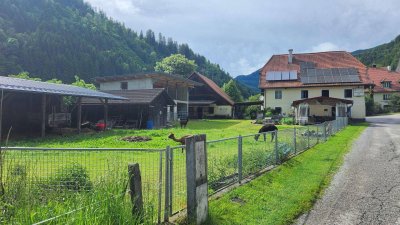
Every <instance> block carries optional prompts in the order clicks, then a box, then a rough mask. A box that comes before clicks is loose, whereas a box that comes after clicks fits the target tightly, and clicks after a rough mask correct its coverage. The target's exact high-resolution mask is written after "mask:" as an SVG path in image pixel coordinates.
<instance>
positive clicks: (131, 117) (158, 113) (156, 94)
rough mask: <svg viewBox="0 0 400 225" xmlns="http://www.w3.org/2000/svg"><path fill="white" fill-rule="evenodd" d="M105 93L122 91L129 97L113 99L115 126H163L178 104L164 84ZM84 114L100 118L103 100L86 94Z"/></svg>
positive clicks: (130, 127)
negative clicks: (172, 109) (155, 86)
mask: <svg viewBox="0 0 400 225" xmlns="http://www.w3.org/2000/svg"><path fill="white" fill-rule="evenodd" d="M104 92H105V93H108V94H112V95H118V96H122V97H124V98H126V99H127V100H126V101H124V100H122V101H121V100H110V101H109V102H108V104H109V106H110V107H109V118H110V122H109V123H110V125H112V126H113V127H114V128H129V129H142V128H153V127H154V128H160V127H165V126H166V125H167V122H168V108H169V106H175V102H174V100H173V99H172V98H171V97H170V96H169V95H168V93H167V91H166V90H165V89H164V88H154V89H141V90H113V91H104ZM82 104H83V115H84V116H83V118H84V119H85V120H90V121H91V122H96V121H98V120H101V119H102V118H103V116H102V114H101V111H102V107H103V106H102V104H103V102H102V101H100V100H99V99H93V98H84V99H83V101H82Z"/></svg>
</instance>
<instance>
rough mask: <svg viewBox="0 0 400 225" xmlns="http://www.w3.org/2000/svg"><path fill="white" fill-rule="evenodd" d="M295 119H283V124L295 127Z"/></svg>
mask: <svg viewBox="0 0 400 225" xmlns="http://www.w3.org/2000/svg"><path fill="white" fill-rule="evenodd" d="M293 121H294V120H293V117H284V118H282V119H281V124H286V125H293Z"/></svg>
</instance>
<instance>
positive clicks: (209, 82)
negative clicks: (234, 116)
mask: <svg viewBox="0 0 400 225" xmlns="http://www.w3.org/2000/svg"><path fill="white" fill-rule="evenodd" d="M193 76H197V77H199V78H200V80H202V81H203V82H204V84H206V85H207V86H209V87H210V88H211V89H212V90H213V91H214V92H215V93H216V94H217V95H219V96H221V97H222V98H223V99H225V100H226V101H227V102H228V103H229V104H230V105H233V104H234V101H232V99H231V98H230V97H229V95H227V94H226V93H225V92H224V91H223V90H222V89H221V88H220V87H219V86H218V85H217V84H216V83H214V81H212V80H210V79H209V78H207V77H206V76H204V75H201V74H200V73H198V72H194V73H193V74H192V75H190V77H189V78H188V79H191V78H192V77H193Z"/></svg>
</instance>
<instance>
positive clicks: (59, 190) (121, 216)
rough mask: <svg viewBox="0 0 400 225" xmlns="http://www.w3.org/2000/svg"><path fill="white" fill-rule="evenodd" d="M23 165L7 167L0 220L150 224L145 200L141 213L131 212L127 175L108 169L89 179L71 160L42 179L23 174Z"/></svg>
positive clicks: (151, 213) (150, 211) (151, 209)
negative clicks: (105, 172)
mask: <svg viewBox="0 0 400 225" xmlns="http://www.w3.org/2000/svg"><path fill="white" fill-rule="evenodd" d="M26 168H27V167H26V166H23V165H19V164H16V165H14V166H13V167H12V168H11V169H9V170H8V173H9V174H8V175H7V178H6V180H5V191H4V194H3V196H2V197H1V201H0V202H1V203H0V204H1V205H0V208H1V211H2V214H1V215H0V223H2V224H34V223H38V222H40V221H44V220H48V219H50V220H49V221H48V222H47V223H46V224H139V223H141V224H142V223H144V224H151V223H152V222H153V221H154V215H155V213H154V206H152V205H151V204H147V207H146V208H145V210H144V211H145V212H144V214H143V215H142V216H141V217H140V218H138V217H137V216H136V217H135V216H133V215H132V211H131V209H132V203H131V202H130V197H129V194H128V193H127V182H128V176H127V174H124V173H119V172H116V171H110V172H109V173H107V174H105V176H104V177H102V179H100V180H98V181H96V182H92V181H91V180H90V177H89V176H88V173H87V171H85V169H84V168H83V167H82V166H80V165H78V164H72V165H69V166H68V167H64V168H62V169H61V170H60V171H58V172H57V174H56V175H54V176H53V177H50V178H49V179H48V180H47V181H46V182H34V181H32V180H30V179H28V178H27V174H28V173H29V171H26Z"/></svg>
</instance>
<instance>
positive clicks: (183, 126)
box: [179, 117, 189, 128]
mask: <svg viewBox="0 0 400 225" xmlns="http://www.w3.org/2000/svg"><path fill="white" fill-rule="evenodd" d="M188 122H189V118H188V117H186V118H185V119H183V118H181V119H180V120H179V123H180V124H181V128H186V125H187V124H188Z"/></svg>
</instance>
